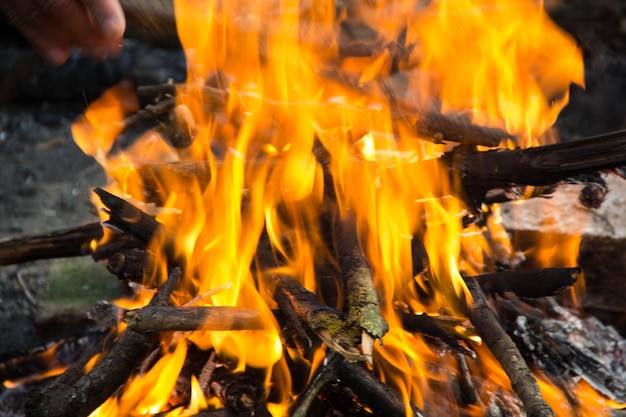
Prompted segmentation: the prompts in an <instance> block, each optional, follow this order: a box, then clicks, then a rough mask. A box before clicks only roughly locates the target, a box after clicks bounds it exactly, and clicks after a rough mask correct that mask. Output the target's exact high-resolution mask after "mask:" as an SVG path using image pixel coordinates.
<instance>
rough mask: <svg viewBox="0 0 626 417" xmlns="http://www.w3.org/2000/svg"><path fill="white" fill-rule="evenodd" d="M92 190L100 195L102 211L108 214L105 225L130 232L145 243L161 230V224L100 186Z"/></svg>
mask: <svg viewBox="0 0 626 417" xmlns="http://www.w3.org/2000/svg"><path fill="white" fill-rule="evenodd" d="M93 191H94V193H96V194H97V195H98V197H100V200H102V203H103V204H104V205H105V206H106V208H105V209H104V211H105V212H106V213H107V214H108V215H109V216H110V219H109V220H107V221H106V222H105V223H104V224H105V225H107V226H110V227H112V228H113V229H117V230H121V231H122V232H124V233H130V234H132V235H133V236H136V237H138V238H140V239H141V240H142V241H143V242H144V243H146V244H147V243H149V242H150V241H151V240H152V238H153V237H154V236H156V235H157V234H158V233H160V232H161V231H162V227H163V225H161V223H159V222H157V221H156V220H155V219H154V218H153V217H151V216H149V215H147V214H146V213H144V212H143V211H141V210H139V209H138V208H136V207H135V206H133V205H132V204H130V203H129V202H127V201H126V200H124V199H122V198H120V197H117V196H115V195H113V194H111V193H109V192H108V191H105V190H103V189H102V188H95V189H94V190H93Z"/></svg>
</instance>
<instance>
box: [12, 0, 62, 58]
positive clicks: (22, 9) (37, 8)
mask: <svg viewBox="0 0 626 417" xmlns="http://www.w3.org/2000/svg"><path fill="white" fill-rule="evenodd" d="M44 6H45V7H44ZM49 6H50V5H43V4H42V3H40V2H39V1H33V0H20V1H0V10H2V12H3V13H4V15H5V16H6V18H7V20H8V21H9V23H10V24H12V25H13V26H15V27H16V28H17V29H18V30H19V31H20V32H21V33H22V35H23V36H24V37H25V38H26V39H27V40H28V41H29V42H30V43H31V44H32V45H33V47H34V48H35V49H36V50H37V51H38V53H39V54H40V55H41V56H42V57H43V58H44V59H46V61H48V62H50V63H51V64H54V65H60V64H62V63H63V62H65V61H66V60H67V58H68V57H69V55H70V47H71V43H72V39H71V35H69V34H68V33H67V31H66V30H64V28H63V27H59V25H58V24H55V22H54V21H52V20H50V18H49V16H48V15H47V12H46V7H47V8H48V9H49Z"/></svg>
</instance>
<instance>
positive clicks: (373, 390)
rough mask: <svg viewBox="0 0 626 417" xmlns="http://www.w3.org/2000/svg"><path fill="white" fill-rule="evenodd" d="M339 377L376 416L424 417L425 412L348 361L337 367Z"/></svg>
mask: <svg viewBox="0 0 626 417" xmlns="http://www.w3.org/2000/svg"><path fill="white" fill-rule="evenodd" d="M337 377H338V378H339V380H340V381H341V383H342V384H344V385H345V386H348V387H350V389H352V391H354V393H355V394H356V396H357V397H358V399H359V401H361V402H363V403H364V404H366V405H367V406H368V407H369V408H370V409H371V410H372V411H373V412H374V414H376V415H379V416H385V417H405V416H408V415H411V416H414V417H423V416H424V414H423V412H422V411H421V410H420V409H419V408H417V407H415V406H414V405H413V404H405V402H404V400H403V399H402V397H400V395H399V394H397V393H396V392H394V391H392V390H391V389H390V388H389V387H387V386H386V385H385V384H383V383H382V382H380V380H378V379H376V378H375V377H374V376H373V375H372V374H371V373H370V372H369V371H368V370H367V369H365V368H363V367H361V366H359V365H357V364H355V363H351V362H348V361H345V360H344V361H343V362H342V363H341V365H339V366H338V367H337Z"/></svg>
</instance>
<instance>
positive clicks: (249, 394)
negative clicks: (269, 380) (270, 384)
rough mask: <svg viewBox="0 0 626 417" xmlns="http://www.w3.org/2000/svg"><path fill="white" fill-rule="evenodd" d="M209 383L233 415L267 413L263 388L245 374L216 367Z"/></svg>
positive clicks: (250, 415) (263, 414)
mask: <svg viewBox="0 0 626 417" xmlns="http://www.w3.org/2000/svg"><path fill="white" fill-rule="evenodd" d="M209 385H210V387H211V390H212V391H213V392H214V393H215V395H217V396H218V397H219V399H220V400H221V401H222V404H224V407H225V408H227V409H229V410H231V411H232V412H233V413H234V415H235V416H241V417H252V416H261V417H263V416H267V415H269V413H268V412H267V410H266V409H265V406H264V404H263V399H264V398H263V392H262V391H263V390H262V389H261V387H260V385H259V384H256V383H253V382H252V381H250V379H249V378H247V377H246V376H245V375H242V374H233V373H231V372H229V371H228V369H227V368H226V367H224V366H222V367H218V368H216V369H215V371H214V372H213V375H212V378H211V383H210V384H209Z"/></svg>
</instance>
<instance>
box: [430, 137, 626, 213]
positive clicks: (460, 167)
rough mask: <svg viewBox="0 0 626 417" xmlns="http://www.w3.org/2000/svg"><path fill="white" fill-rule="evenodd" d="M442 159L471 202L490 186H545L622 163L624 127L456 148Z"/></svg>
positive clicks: (624, 159)
mask: <svg viewBox="0 0 626 417" xmlns="http://www.w3.org/2000/svg"><path fill="white" fill-rule="evenodd" d="M442 162H444V163H445V164H446V165H447V166H449V167H450V169H451V170H452V171H451V172H452V175H455V173H457V174H458V175H459V177H460V179H461V183H462V184H463V188H464V190H465V192H466V193H467V194H468V195H469V198H470V200H471V201H472V203H474V204H480V203H481V202H482V201H483V198H484V196H485V193H486V192H487V191H488V190H490V189H495V188H502V187H506V186H507V185H514V184H516V185H536V186H546V185H552V184H557V183H559V182H561V181H564V180H568V179H572V178H575V177H577V176H580V175H584V174H589V173H595V172H597V171H602V170H607V169H611V168H616V167H620V166H623V165H626V131H616V132H611V133H606V134H603V135H598V136H592V137H588V138H585V139H580V140H577V141H573V142H565V143H556V144H553V145H545V146H537V147H534V148H527V149H513V150H507V149H500V150H493V151H486V152H468V151H467V150H466V149H461V148H457V149H456V150H453V151H451V152H449V153H447V154H446V155H444V157H443V159H442Z"/></svg>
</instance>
